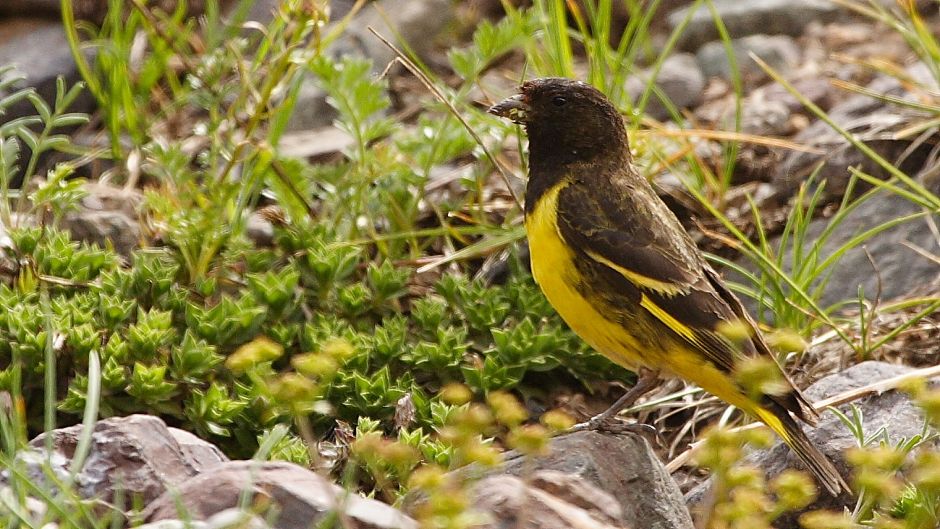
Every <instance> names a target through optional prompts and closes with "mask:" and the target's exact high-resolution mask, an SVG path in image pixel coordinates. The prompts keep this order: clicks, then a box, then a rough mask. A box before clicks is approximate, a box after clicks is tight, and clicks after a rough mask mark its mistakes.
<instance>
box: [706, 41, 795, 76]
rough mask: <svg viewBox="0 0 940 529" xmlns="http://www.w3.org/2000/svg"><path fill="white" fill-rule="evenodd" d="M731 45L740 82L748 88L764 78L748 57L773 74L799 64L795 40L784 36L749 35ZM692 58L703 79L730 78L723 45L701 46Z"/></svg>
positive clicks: (730, 71) (759, 69)
mask: <svg viewBox="0 0 940 529" xmlns="http://www.w3.org/2000/svg"><path fill="white" fill-rule="evenodd" d="M731 45H732V48H733V50H734V58H735V62H736V66H737V70H738V72H739V74H740V76H741V80H742V81H744V83H745V84H747V85H751V86H754V85H757V84H759V83H760V82H762V81H764V80H766V79H767V78H768V76H767V74H766V73H765V72H764V70H763V69H761V67H760V66H758V64H757V63H756V62H755V61H754V59H752V58H751V54H754V55H756V56H757V57H758V58H760V59H761V60H762V61H764V62H766V63H767V64H768V65H769V66H770V67H772V68H773V69H775V70H777V71H787V70H789V69H790V68H792V67H793V66H796V65H797V64H798V63H799V61H800V49H799V47H798V46H797V44H796V41H795V40H793V39H792V38H790V37H788V36H786V35H750V36H748V37H743V38H740V39H735V40H733V41H731ZM695 58H696V60H697V61H698V65H699V67H700V68H701V69H702V73H704V74H705V76H706V77H721V78H722V79H731V76H732V74H733V73H734V72H733V71H732V67H731V62H730V61H729V60H728V53H727V51H726V50H725V43H724V42H721V41H712V42H709V43H708V44H705V45H704V46H702V47H701V48H699V50H698V52H696V54H695Z"/></svg>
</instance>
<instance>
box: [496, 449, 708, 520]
mask: <svg viewBox="0 0 940 529" xmlns="http://www.w3.org/2000/svg"><path fill="white" fill-rule="evenodd" d="M551 448H552V450H551V453H550V454H549V455H548V456H546V457H540V458H536V459H534V460H529V461H527V460H526V458H525V457H523V456H521V455H514V454H513V453H512V452H510V453H509V454H507V458H506V463H505V468H504V469H503V472H505V473H507V474H510V475H515V476H522V475H525V474H526V472H530V471H537V470H554V471H558V472H561V473H565V474H570V475H572V476H576V477H578V478H581V479H583V480H585V481H586V482H587V483H589V484H591V485H593V486H594V487H597V488H598V489H600V490H602V491H604V492H606V493H607V494H609V495H611V496H613V497H614V498H616V499H617V501H618V502H620V508H621V509H622V513H623V514H622V518H621V520H620V523H621V525H624V526H626V527H631V528H633V527H635V528H641V527H642V528H649V529H678V528H683V529H691V528H692V527H693V526H692V519H691V517H690V516H689V512H688V509H687V508H686V507H685V504H684V501H683V498H682V494H681V493H680V492H679V488H678V486H676V483H675V482H674V481H673V480H672V477H671V476H670V475H669V473H668V472H667V471H666V469H665V468H664V467H663V464H662V462H661V461H660V460H659V459H658V458H657V457H656V454H655V453H654V452H653V450H652V448H650V446H649V443H647V442H646V440H645V439H643V438H642V437H640V436H635V435H613V434H603V433H599V432H593V431H586V432H577V433H572V434H566V435H562V436H559V437H556V438H554V439H552V443H551ZM569 500H570V496H569ZM571 501H575V502H577V501H579V500H571Z"/></svg>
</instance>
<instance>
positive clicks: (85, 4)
mask: <svg viewBox="0 0 940 529" xmlns="http://www.w3.org/2000/svg"><path fill="white" fill-rule="evenodd" d="M61 6H62V3H61V2H60V1H59V0H4V1H3V3H0V15H14V16H20V17H23V16H29V17H34V16H45V17H55V18H58V17H60V16H61V15H62V9H61ZM107 9H108V1H107V0H72V10H73V12H74V13H75V17H76V18H97V17H98V16H100V15H102V14H104V12H105V11H106V10H107ZM0 64H2V61H0Z"/></svg>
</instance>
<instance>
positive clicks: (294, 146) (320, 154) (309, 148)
mask: <svg viewBox="0 0 940 529" xmlns="http://www.w3.org/2000/svg"><path fill="white" fill-rule="evenodd" d="M355 144H356V139H355V138H353V137H352V135H351V134H349V133H348V132H346V131H344V130H341V129H338V128H336V127H334V126H329V127H320V128H318V129H311V130H300V131H294V132H288V133H286V134H284V135H283V136H282V137H281V141H280V142H279V143H278V151H279V152H280V154H281V155H282V156H288V157H292V158H303V159H305V160H310V159H322V158H325V157H329V156H332V155H334V154H337V153H341V152H343V151H344V150H346V149H349V148H351V147H352V146H354V145H355Z"/></svg>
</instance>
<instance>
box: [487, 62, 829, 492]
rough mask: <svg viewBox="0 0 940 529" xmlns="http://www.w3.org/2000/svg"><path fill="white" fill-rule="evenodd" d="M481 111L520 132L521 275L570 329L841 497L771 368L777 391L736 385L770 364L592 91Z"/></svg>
mask: <svg viewBox="0 0 940 529" xmlns="http://www.w3.org/2000/svg"><path fill="white" fill-rule="evenodd" d="M490 111H491V112H493V113H494V114H497V115H500V116H503V117H507V118H509V119H512V120H513V121H516V122H517V123H521V124H523V125H525V127H526V132H527V133H528V136H529V153H530V155H529V164H530V166H529V182H528V183H527V185H526V204H525V227H526V233H527V235H528V240H529V251H530V260H531V264H532V274H533V276H534V278H535V281H536V282H537V283H538V284H539V286H540V287H541V289H542V291H543V292H544V293H545V296H546V297H547V298H548V300H549V302H550V303H551V304H552V306H553V307H555V309H556V310H557V311H558V313H559V314H560V315H561V317H562V318H563V319H564V320H565V322H566V323H567V324H568V325H569V326H570V327H571V329H572V330H573V331H574V332H575V333H577V334H578V335H579V336H580V337H581V338H582V339H584V340H585V341H586V342H587V343H588V344H589V345H591V347H593V348H594V349H596V350H597V351H599V352H600V353H602V354H604V355H605V356H607V357H608V358H610V359H611V360H612V361H614V362H616V363H617V364H620V365H622V366H624V367H626V368H629V369H633V370H639V371H642V370H643V369H644V368H645V369H648V370H650V371H651V372H653V373H655V375H653V376H659V375H667V376H670V375H671V376H677V377H679V378H682V379H685V380H688V381H691V382H694V383H695V384H697V385H698V386H700V387H701V388H702V389H704V390H705V391H708V392H709V393H711V394H713V395H715V396H717V397H718V398H720V399H722V400H724V401H725V402H727V403H729V404H732V405H734V406H736V407H738V408H740V409H741V410H743V411H744V412H746V413H748V414H749V415H751V416H752V417H755V418H757V419H759V420H761V421H763V422H764V423H765V424H767V425H768V426H769V427H770V428H771V429H772V430H774V431H775V432H776V433H777V434H778V435H780V437H781V438H782V439H783V440H784V441H785V442H786V443H787V444H788V445H789V446H790V447H791V448H792V449H793V451H794V452H795V453H796V454H797V455H799V456H800V458H801V459H802V460H803V461H804V462H805V463H806V465H807V466H808V467H809V468H810V469H811V470H812V471H813V473H814V474H816V476H817V477H818V479H819V480H820V482H821V483H822V484H823V485H824V486H825V487H826V488H827V489H828V490H829V491H830V492H831V493H832V494H834V495H836V494H839V493H840V491H842V490H847V489H848V486H847V485H846V484H845V481H844V480H843V479H842V477H841V476H840V475H839V473H838V471H837V470H836V469H835V467H834V466H833V465H832V463H831V462H830V461H829V460H828V459H827V458H826V456H825V455H823V454H822V453H821V452H820V451H819V450H818V448H816V447H815V446H813V444H812V443H811V442H810V441H809V439H808V438H807V437H806V434H805V433H804V432H803V430H802V429H801V428H800V426H799V424H798V423H797V422H796V419H797V418H799V419H801V420H803V421H806V422H809V423H814V421H815V420H816V418H817V416H818V414H817V412H816V410H815V409H814V408H813V407H812V405H811V404H809V402H808V401H807V400H806V398H805V397H804V396H803V395H802V394H801V393H800V392H799V390H798V389H796V387H794V386H793V384H792V382H791V381H790V380H789V379H788V378H786V375H785V374H784V373H783V372H782V371H780V373H779V374H780V376H781V378H782V379H783V381H784V384H782V387H781V390H780V391H774V392H773V393H768V394H760V395H754V394H752V393H751V392H749V390H746V389H745V388H743V387H742V385H741V384H739V383H738V381H737V380H736V378H735V376H736V369H737V368H738V366H739V365H740V362H742V361H743V360H747V359H753V358H758V357H760V358H764V359H768V360H771V361H773V360H774V357H773V354H772V353H771V352H770V350H769V348H768V347H767V344H766V343H765V342H764V340H763V338H762V337H761V335H760V331H759V330H758V329H757V328H756V326H755V325H754V323H753V322H752V320H751V319H750V317H748V315H747V313H746V312H745V310H744V308H743V306H742V305H741V303H740V301H738V300H737V298H736V297H735V296H734V295H733V294H732V293H731V292H730V291H729V290H728V289H727V288H726V287H725V286H724V285H723V284H722V282H721V279H720V277H719V276H718V275H717V273H715V271H714V270H712V269H711V267H709V266H708V264H707V263H706V262H705V260H704V258H703V257H702V255H701V253H700V252H699V251H698V249H697V248H696V247H695V244H694V243H693V242H692V240H691V238H690V237H689V236H688V234H687V233H686V232H685V230H684V229H683V227H682V225H681V224H680V223H679V221H678V220H677V219H676V217H675V215H673V213H672V212H670V211H669V209H668V208H667V207H666V206H665V204H664V203H663V202H662V200H660V199H659V198H658V197H657V196H656V194H655V192H654V191H653V190H652V188H651V187H650V185H649V183H648V182H647V181H646V180H644V179H643V178H642V177H640V176H639V174H638V173H637V172H636V170H635V169H634V167H633V165H632V163H631V162H632V160H631V155H630V151H629V147H628V145H627V137H626V132H625V131H624V128H623V122H622V120H621V118H620V115H619V114H618V113H617V111H616V109H615V108H613V106H612V105H610V103H609V102H608V101H607V99H606V98H605V97H604V96H603V94H601V93H600V92H598V91H597V90H595V89H594V88H592V87H590V86H588V85H586V84H584V83H579V82H576V81H571V80H567V79H539V80H535V81H530V82H528V83H526V84H525V85H523V88H522V93H521V94H520V95H518V96H516V97H513V98H510V99H507V100H506V101H504V102H502V103H500V104H498V105H496V106H494V107H493V108H492V109H491V110H490ZM729 323H743V324H744V325H745V326H746V327H747V328H748V329H749V330H750V331H751V335H750V337H748V336H744V337H743V339H742V341H741V343H736V342H733V341H732V340H730V339H728V338H727V337H725V336H724V335H723V334H722V332H721V329H722V325H724V324H729ZM641 382H643V380H642V379H641ZM647 387H648V384H643V383H638V385H637V388H636V390H637V391H640V390H644V389H646V388H647ZM631 393H633V392H631ZM630 396H631V395H629V394H628V395H627V396H625V397H624V398H623V399H621V400H620V401H618V404H623V403H624V402H627V401H628V398H629V397H630ZM616 409H619V408H618V407H617V405H615V406H614V407H612V410H616ZM612 410H609V411H611V412H612ZM608 417H609V415H608V414H607V413H606V412H605V414H601V415H600V416H598V417H596V418H595V419H592V421H591V423H589V424H597V423H596V419H599V418H600V419H606V418H608Z"/></svg>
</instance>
